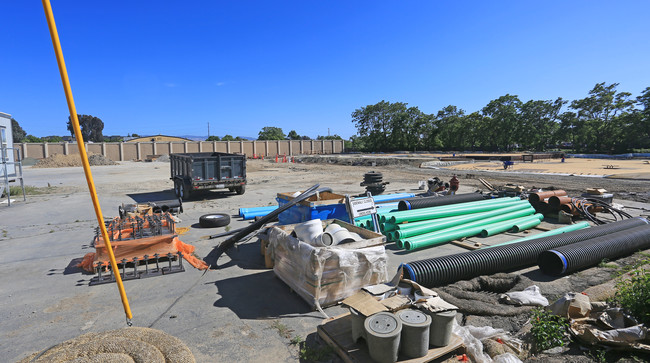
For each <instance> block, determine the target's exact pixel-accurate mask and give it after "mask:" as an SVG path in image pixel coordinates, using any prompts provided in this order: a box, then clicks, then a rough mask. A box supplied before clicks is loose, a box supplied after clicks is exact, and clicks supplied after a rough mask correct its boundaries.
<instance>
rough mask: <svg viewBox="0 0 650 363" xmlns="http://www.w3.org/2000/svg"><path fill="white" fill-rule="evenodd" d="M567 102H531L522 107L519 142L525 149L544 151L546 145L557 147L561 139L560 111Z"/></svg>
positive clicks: (558, 100)
mask: <svg viewBox="0 0 650 363" xmlns="http://www.w3.org/2000/svg"><path fill="white" fill-rule="evenodd" d="M566 103H567V102H566V101H564V100H562V98H558V99H556V100H555V101H533V100H530V101H528V102H526V103H524V104H522V105H521V108H520V111H521V115H520V121H521V127H520V129H519V135H518V140H517V142H518V143H519V144H521V145H522V147H523V148H525V149H533V150H536V151H543V150H545V149H546V145H555V144H556V143H557V142H558V141H559V139H558V137H559V133H558V130H559V129H560V124H559V121H560V110H561V109H562V106H563V105H564V104H566Z"/></svg>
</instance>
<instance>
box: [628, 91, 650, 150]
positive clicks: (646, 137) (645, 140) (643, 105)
mask: <svg viewBox="0 0 650 363" xmlns="http://www.w3.org/2000/svg"><path fill="white" fill-rule="evenodd" d="M636 103H637V105H638V106H639V107H640V109H637V110H634V112H633V113H631V114H629V115H628V116H627V117H626V121H627V122H626V124H627V132H626V134H625V139H626V142H627V144H628V145H629V146H630V148H638V149H648V148H650V87H647V88H646V89H645V90H643V92H641V95H640V96H638V97H637V98H636Z"/></svg>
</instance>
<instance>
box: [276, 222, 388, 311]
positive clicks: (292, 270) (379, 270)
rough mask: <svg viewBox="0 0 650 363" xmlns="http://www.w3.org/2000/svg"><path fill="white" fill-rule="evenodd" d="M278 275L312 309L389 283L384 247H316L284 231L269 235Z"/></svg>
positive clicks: (277, 230)
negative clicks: (367, 287)
mask: <svg viewBox="0 0 650 363" xmlns="http://www.w3.org/2000/svg"><path fill="white" fill-rule="evenodd" d="M269 242H270V244H269V246H270V247H271V248H272V250H273V257H274V260H275V265H274V266H273V271H274V272H275V274H276V275H277V276H278V277H279V278H280V279H281V280H282V281H284V282H285V283H286V284H287V285H289V286H290V287H291V288H292V289H293V290H294V291H295V292H296V293H298V295H300V296H301V297H302V298H303V299H305V300H306V301H307V302H308V303H310V304H311V305H312V306H314V307H316V308H319V307H322V306H328V305H332V304H335V303H337V302H339V301H341V300H343V299H345V298H346V297H348V296H350V295H353V294H354V293H356V292H358V291H359V289H360V288H362V287H364V286H366V285H373V284H378V283H382V282H386V281H387V280H388V272H387V269H386V268H387V263H388V256H387V255H386V250H385V249H384V246H383V244H382V245H378V246H372V247H364V248H354V247H353V248H346V246H345V245H340V246H336V247H314V246H311V245H310V244H308V243H305V242H301V241H299V240H298V239H297V238H295V237H293V236H291V235H290V233H289V232H287V231H285V230H283V229H281V228H277V227H274V228H271V229H270V231H269Z"/></svg>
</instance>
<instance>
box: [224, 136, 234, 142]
mask: <svg viewBox="0 0 650 363" xmlns="http://www.w3.org/2000/svg"><path fill="white" fill-rule="evenodd" d="M221 141H235V138H234V137H232V135H225V136H224V137H222V138H221Z"/></svg>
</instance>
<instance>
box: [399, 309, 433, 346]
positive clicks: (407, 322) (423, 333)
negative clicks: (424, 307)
mask: <svg viewBox="0 0 650 363" xmlns="http://www.w3.org/2000/svg"><path fill="white" fill-rule="evenodd" d="M395 315H397V317H398V318H399V320H400V322H401V323H402V335H401V337H400V352H402V354H404V355H405V356H407V357H408V358H420V357H424V356H425V355H427V353H428V352H429V328H430V327H431V317H430V316H429V315H427V314H425V313H423V312H421V311H419V310H414V309H404V310H400V311H398V312H397V313H396V314H395Z"/></svg>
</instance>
